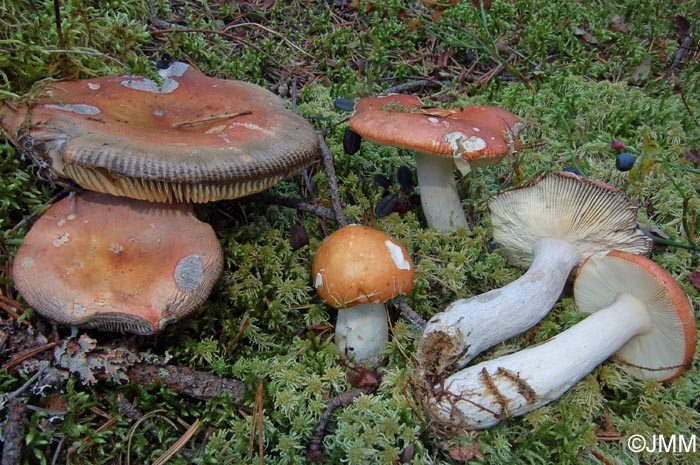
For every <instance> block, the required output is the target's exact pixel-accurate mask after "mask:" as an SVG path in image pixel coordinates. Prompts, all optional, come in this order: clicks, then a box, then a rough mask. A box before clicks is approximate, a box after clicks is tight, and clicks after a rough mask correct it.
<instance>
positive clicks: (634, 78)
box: [629, 58, 651, 84]
mask: <svg viewBox="0 0 700 465" xmlns="http://www.w3.org/2000/svg"><path fill="white" fill-rule="evenodd" d="M649 74H651V58H647V59H646V60H644V61H643V62H642V63H641V64H639V65H638V66H637V67H636V68H634V71H632V75H631V76H630V79H629V81H630V82H631V83H632V84H642V83H644V81H646V80H647V79H648V78H649Z"/></svg>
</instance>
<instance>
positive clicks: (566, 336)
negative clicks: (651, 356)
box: [426, 294, 652, 429]
mask: <svg viewBox="0 0 700 465" xmlns="http://www.w3.org/2000/svg"><path fill="white" fill-rule="evenodd" d="M651 329H652V321H651V318H650V316H649V314H648V312H647V309H646V306H645V305H644V303H643V302H642V301H641V300H639V299H637V298H636V297H634V296H632V295H630V294H620V296H619V297H618V298H617V300H616V301H615V303H614V304H612V305H611V306H609V307H607V308H604V309H602V310H600V311H598V312H596V313H594V314H592V315H590V316H588V317H587V318H586V319H585V320H583V321H581V322H579V323H578V324H576V325H574V326H573V327H571V328H570V329H568V330H566V331H564V332H562V333H561V334H559V335H558V336H555V337H553V338H552V339H550V340H548V341H547V342H545V343H543V344H540V345H537V346H534V347H531V348H528V349H524V350H521V351H520V352H516V353H513V354H510V355H506V356H504V357H499V358H496V359H493V360H488V361H486V362H483V363H479V364H478V365H474V366H471V367H469V368H466V369H464V370H461V371H459V372H457V373H455V374H454V375H452V376H450V377H448V378H447V379H446V380H445V382H444V389H442V390H441V389H439V388H437V389H435V391H436V392H440V393H441V394H440V397H439V398H430V399H427V402H426V403H427V405H428V406H429V409H430V411H431V413H432V414H433V415H435V417H436V418H438V419H439V420H440V421H441V422H444V423H446V424H449V425H453V426H459V427H466V428H467V429H482V428H488V427H490V426H493V425H495V424H497V423H499V422H500V421H501V420H503V419H505V418H508V417H514V416H518V415H523V414H525V413H527V412H530V411H532V410H534V409H536V408H539V407H541V406H542V405H545V404H547V403H549V402H551V401H553V400H555V399H557V398H558V397H559V396H561V395H562V394H563V393H564V392H566V391H567V390H568V389H569V388H570V387H571V386H573V385H574V384H575V383H577V382H578V381H579V380H580V379H581V378H583V377H584V376H586V375H587V374H588V373H590V372H591V371H593V369H594V368H595V367H596V366H598V365H599V364H600V363H602V362H603V361H605V360H606V359H607V358H608V357H610V356H611V355H612V354H614V353H615V352H617V351H618V350H619V349H620V348H621V347H622V346H624V345H625V344H626V343H627V342H628V341H629V340H630V339H632V338H634V337H635V336H637V335H639V334H643V333H646V332H648V331H650V330H651Z"/></svg>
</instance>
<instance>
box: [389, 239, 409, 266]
mask: <svg viewBox="0 0 700 465" xmlns="http://www.w3.org/2000/svg"><path fill="white" fill-rule="evenodd" d="M384 244H386V247H387V248H388V249H389V253H390V254H391V259H392V260H393V261H394V264H395V265H396V268H398V269H399V270H410V269H411V262H409V261H408V260H406V257H404V256H403V250H401V247H400V246H398V245H396V244H394V243H393V242H391V241H390V240H388V239H387V240H385V241H384Z"/></svg>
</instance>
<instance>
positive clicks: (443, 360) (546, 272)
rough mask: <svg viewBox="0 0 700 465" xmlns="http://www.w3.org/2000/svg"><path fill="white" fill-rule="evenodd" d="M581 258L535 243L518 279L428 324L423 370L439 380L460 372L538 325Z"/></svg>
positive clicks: (555, 242) (564, 247)
mask: <svg viewBox="0 0 700 465" xmlns="http://www.w3.org/2000/svg"><path fill="white" fill-rule="evenodd" d="M582 259H583V257H582V256H581V254H580V253H579V252H578V250H577V249H576V247H575V246H574V245H572V244H571V243H569V242H567V241H564V240H561V239H554V238H544V239H539V240H538V241H536V242H535V244H534V245H533V260H532V264H531V265H530V268H529V269H528V270H527V272H526V273H525V274H524V275H522V276H521V277H520V278H518V279H516V280H515V281H513V282H511V283H510V284H508V285H506V286H504V287H502V288H499V289H494V290H492V291H489V292H486V293H484V294H481V295H477V296H475V297H471V298H469V299H460V300H457V301H455V302H453V303H452V304H451V305H450V306H449V307H447V309H445V311H443V312H441V313H438V314H436V315H434V316H433V317H432V318H431V319H430V321H428V323H427V325H426V327H425V330H424V332H423V339H422V340H421V342H420V345H419V352H418V361H419V363H420V365H421V366H422V368H424V369H426V370H428V371H429V372H432V373H433V374H435V375H438V376H440V375H441V374H442V373H444V372H450V371H452V370H454V369H455V368H461V367H463V366H465V365H466V364H467V363H468V362H469V361H470V360H471V359H473V358H474V357H476V356H477V355H478V354H479V353H481V352H482V351H483V350H486V349H488V348H489V347H492V346H494V345H496V344H498V343H499V342H502V341H505V340H506V339H508V338H510V337H512V336H515V335H517V334H520V333H522V332H523V331H526V330H527V329H528V328H530V327H532V326H534V325H535V324H537V322H539V321H540V320H541V319H542V318H544V317H545V316H546V315H547V313H548V312H549V310H550V309H551V308H552V307H553V306H554V304H555V303H556V302H557V300H558V299H559V296H560V295H561V292H562V290H563V289H564V286H565V284H566V280H567V278H568V276H569V273H571V270H572V269H573V268H574V267H575V266H576V265H578V264H580V263H581V260H582Z"/></svg>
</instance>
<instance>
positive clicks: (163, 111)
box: [153, 108, 165, 116]
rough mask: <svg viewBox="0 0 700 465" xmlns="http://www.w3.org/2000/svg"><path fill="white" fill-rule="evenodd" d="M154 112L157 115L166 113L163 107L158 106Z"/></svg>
mask: <svg viewBox="0 0 700 465" xmlns="http://www.w3.org/2000/svg"><path fill="white" fill-rule="evenodd" d="M153 114H154V115H155V116H163V115H165V110H163V109H162V108H156V109H155V110H153Z"/></svg>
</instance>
